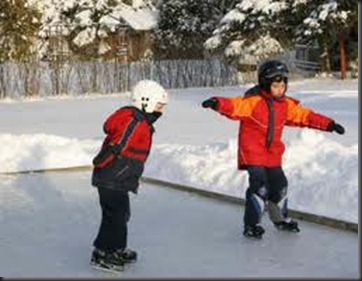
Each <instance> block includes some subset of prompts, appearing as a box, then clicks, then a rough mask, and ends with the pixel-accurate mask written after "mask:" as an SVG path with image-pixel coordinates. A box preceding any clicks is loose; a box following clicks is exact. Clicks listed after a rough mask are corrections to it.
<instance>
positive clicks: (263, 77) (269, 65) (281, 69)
mask: <svg viewBox="0 0 362 281" xmlns="http://www.w3.org/2000/svg"><path fill="white" fill-rule="evenodd" d="M288 74H289V70H288V67H287V66H286V65H285V64H284V63H282V62H281V61H278V60H269V61H266V62H264V63H263V64H262V65H261V66H260V67H259V70H258V82H259V86H260V87H261V88H262V89H264V90H266V91H270V84H271V83H272V82H273V81H282V80H284V82H285V84H287V83H288Z"/></svg>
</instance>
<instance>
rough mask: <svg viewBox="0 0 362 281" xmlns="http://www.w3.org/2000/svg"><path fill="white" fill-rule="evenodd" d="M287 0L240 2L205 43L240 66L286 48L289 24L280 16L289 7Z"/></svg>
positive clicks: (215, 52)
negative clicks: (287, 25)
mask: <svg viewBox="0 0 362 281" xmlns="http://www.w3.org/2000/svg"><path fill="white" fill-rule="evenodd" d="M287 7H288V6H287V4H286V2H285V1H279V0H266V1H258V0H248V1H239V2H238V3H237V4H236V6H235V8H234V9H232V10H231V11H229V12H228V13H227V14H226V15H225V16H224V17H223V18H222V19H221V21H220V24H219V26H218V28H217V29H215V30H214V32H213V36H212V37H210V38H208V40H207V41H206V42H205V44H204V46H205V48H206V49H207V50H208V51H209V52H210V53H212V54H223V55H224V56H225V57H226V59H227V60H228V61H229V62H230V63H233V64H236V66H237V67H238V68H240V67H241V68H243V67H244V66H248V65H255V64H257V63H258V62H259V61H261V60H263V59H265V58H266V57H268V56H271V55H275V54H278V53H280V52H282V51H283V46H282V43H283V42H284V44H285V45H288V44H289V38H290V37H289V36H285V32H284V30H285V29H286V25H285V23H284V22H283V20H282V18H280V17H279V15H280V14H281V13H282V12H285V10H287Z"/></svg>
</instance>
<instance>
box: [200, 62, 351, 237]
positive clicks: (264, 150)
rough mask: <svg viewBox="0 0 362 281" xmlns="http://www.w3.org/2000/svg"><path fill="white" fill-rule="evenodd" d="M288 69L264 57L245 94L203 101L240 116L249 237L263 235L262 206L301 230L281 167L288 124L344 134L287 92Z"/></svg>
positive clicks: (285, 225) (279, 222)
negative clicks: (290, 205) (289, 208)
mask: <svg viewBox="0 0 362 281" xmlns="http://www.w3.org/2000/svg"><path fill="white" fill-rule="evenodd" d="M288 74H289V71H288V68H287V66H286V65H285V64H284V63H282V62H280V61H277V60H270V61H266V62H265V63H263V64H262V65H261V66H260V67H259V70H258V85H257V86H255V87H253V88H251V89H250V90H248V91H247V92H246V94H245V95H244V96H238V97H232V98H223V97H212V98H210V99H208V100H205V101H204V102H203V103H202V106H203V107H204V108H212V109H213V110H215V111H217V112H219V113H221V114H222V115H224V116H226V117H228V118H230V119H233V120H239V121H240V129H239V153H238V160H239V161H238V164H239V169H245V170H247V172H248V174H249V187H248V189H247V191H246V206H245V213H244V232H243V234H244V235H245V236H247V237H253V238H261V237H262V235H263V234H264V228H263V227H262V226H261V225H260V222H261V218H262V214H263V211H264V208H267V210H268V212H269V216H270V219H271V220H272V221H273V223H274V225H275V226H276V227H277V228H278V229H280V230H287V231H293V232H299V227H298V223H297V222H296V221H294V220H291V219H290V218H289V217H288V212H287V187H288V181H287V178H286V176H285V174H284V171H283V169H282V155H283V153H284V150H285V146H284V144H283V142H282V140H281V136H282V133H283V128H284V125H287V126H298V127H309V128H314V129H318V130H322V131H329V132H333V131H335V132H337V133H338V134H343V133H344V128H343V127H342V126H341V125H339V124H338V123H336V122H334V120H333V119H331V118H329V117H326V116H323V115H321V114H318V113H315V112H313V111H312V110H311V109H309V108H306V107H302V106H301V105H300V104H299V101H297V100H295V99H293V98H291V97H288V96H286V94H285V93H286V91H287V85H288Z"/></svg>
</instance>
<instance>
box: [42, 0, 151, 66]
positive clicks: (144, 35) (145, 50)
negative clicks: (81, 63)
mask: <svg viewBox="0 0 362 281" xmlns="http://www.w3.org/2000/svg"><path fill="white" fill-rule="evenodd" d="M129 2H134V1H129ZM141 2H142V1H141ZM142 3H143V2H142ZM130 4H132V6H131V5H127V4H120V5H119V6H117V9H115V10H114V11H112V13H110V14H108V15H105V16H103V18H102V19H101V21H100V22H99V23H98V25H88V26H86V27H84V26H83V27H81V26H78V25H77V24H73V25H68V26H67V25H66V24H64V22H62V21H57V22H53V23H52V24H51V25H48V26H46V27H45V28H44V30H43V32H42V34H43V36H42V38H41V43H40V48H39V50H40V49H41V51H40V53H41V56H40V57H41V59H42V60H47V61H54V60H57V61H58V60H62V61H64V60H68V59H69V60H71V59H80V60H89V59H93V58H103V59H106V60H109V59H117V60H120V61H138V60H142V59H143V58H146V57H150V56H152V48H153V42H152V32H153V30H154V29H155V28H156V26H157V16H158V11H157V10H156V9H155V8H154V7H153V6H152V5H141V3H140V2H139V1H137V2H134V3H130ZM92 29H93V30H92ZM95 30H97V32H98V34H97V36H94V33H95V32H94V31H95ZM99 34H101V36H99Z"/></svg>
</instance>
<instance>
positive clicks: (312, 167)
mask: <svg viewBox="0 0 362 281" xmlns="http://www.w3.org/2000/svg"><path fill="white" fill-rule="evenodd" d="M9 144H11V145H9ZM100 144H101V143H100V141H99V140H98V141H96V140H79V139H75V138H72V139H68V138H64V137H59V136H54V135H46V134H34V135H11V134H2V135H0V147H1V148H0V172H13V171H23V170H29V169H44V168H60V167H70V166H79V165H90V164H91V159H92V158H93V156H94V155H95V154H96V152H97V151H98V149H99V147H100ZM286 145H287V150H286V153H285V155H284V158H285V159H284V170H285V172H286V175H287V177H288V179H289V198H290V200H289V202H290V204H289V206H290V208H292V209H296V210H300V211H305V212H311V213H315V214H319V215H324V216H329V217H333V218H338V219H343V220H347V221H351V222H357V221H358V172H357V171H358V170H357V169H358V145H353V146H343V145H341V144H339V143H337V142H335V141H333V140H331V139H328V138H326V137H325V136H324V134H323V133H320V132H316V131H312V130H309V129H304V130H301V131H300V133H299V134H298V135H297V136H296V137H294V138H292V139H291V140H288V141H287V143H286ZM9 147H10V148H11V149H9ZM236 167H237V142H236V140H229V141H228V142H225V143H224V142H223V143H211V144H208V145H202V146H200V145H179V144H167V143H164V144H158V145H154V147H153V150H152V153H151V155H150V158H149V160H148V162H147V164H146V169H145V173H144V175H145V176H147V177H152V178H156V179H160V180H166V181H170V182H174V183H179V184H185V185H191V186H195V187H197V188H200V189H205V190H211V191H215V192H219V193H225V194H228V195H233V196H236V197H242V198H244V193H245V190H246V188H247V186H248V178H247V173H246V172H242V171H238V170H237V169H236Z"/></svg>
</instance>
